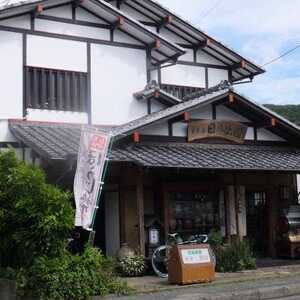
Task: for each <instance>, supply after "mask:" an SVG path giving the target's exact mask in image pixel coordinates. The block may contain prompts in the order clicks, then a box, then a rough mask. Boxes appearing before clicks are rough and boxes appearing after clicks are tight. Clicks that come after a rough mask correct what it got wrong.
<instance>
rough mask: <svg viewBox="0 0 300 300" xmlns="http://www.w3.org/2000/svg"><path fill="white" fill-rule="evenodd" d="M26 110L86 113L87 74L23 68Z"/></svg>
mask: <svg viewBox="0 0 300 300" xmlns="http://www.w3.org/2000/svg"><path fill="white" fill-rule="evenodd" d="M25 79H26V87H25V90H26V98H25V105H26V109H27V108H33V109H48V110H62V111H75V112H86V111H87V73H81V72H73V71H63V70H52V69H45V68H36V67H25Z"/></svg>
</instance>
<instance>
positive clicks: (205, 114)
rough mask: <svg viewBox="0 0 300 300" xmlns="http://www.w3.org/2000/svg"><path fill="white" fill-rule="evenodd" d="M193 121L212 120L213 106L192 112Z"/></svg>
mask: <svg viewBox="0 0 300 300" xmlns="http://www.w3.org/2000/svg"><path fill="white" fill-rule="evenodd" d="M190 118H191V119H207V120H211V119H212V107H211V105H206V106H204V107H201V108H198V109H195V110H193V111H191V112H190Z"/></svg>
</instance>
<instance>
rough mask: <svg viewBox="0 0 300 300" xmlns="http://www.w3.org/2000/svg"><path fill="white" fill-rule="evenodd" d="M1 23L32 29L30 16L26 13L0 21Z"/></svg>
mask: <svg viewBox="0 0 300 300" xmlns="http://www.w3.org/2000/svg"><path fill="white" fill-rule="evenodd" d="M0 25H4V26H9V27H16V28H22V29H30V16H29V15H25V16H20V17H15V18H11V19H7V20H3V21H0Z"/></svg>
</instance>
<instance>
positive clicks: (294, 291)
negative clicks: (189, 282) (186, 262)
mask: <svg viewBox="0 0 300 300" xmlns="http://www.w3.org/2000/svg"><path fill="white" fill-rule="evenodd" d="M296 295H300V285H299V284H290V285H288V286H279V287H269V288H259V289H254V290H250V291H244V292H232V293H224V294H222V295H215V296H212V295H206V296H204V295H200V294H198V296H197V297H196V298H197V300H238V299H243V300H263V299H265V300H267V299H278V298H282V297H289V296H296ZM194 296H196V295H194ZM196 298H194V299H195V300H196ZM189 300H192V298H190V299H189Z"/></svg>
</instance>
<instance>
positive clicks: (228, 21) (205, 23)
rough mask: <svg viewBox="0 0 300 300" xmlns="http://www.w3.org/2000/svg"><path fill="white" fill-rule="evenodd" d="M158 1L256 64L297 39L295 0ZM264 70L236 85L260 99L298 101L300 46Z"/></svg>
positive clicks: (299, 24) (299, 23) (299, 5)
mask: <svg viewBox="0 0 300 300" xmlns="http://www.w3.org/2000/svg"><path fill="white" fill-rule="evenodd" d="M158 1H159V2H160V3H161V4H163V5H165V6H167V7H168V8H170V9H172V10H173V11H175V12H177V13H178V14H180V15H181V16H182V17H184V18H185V19H187V20H189V21H191V22H192V23H193V24H194V25H197V26H198V27H199V28H200V29H201V30H203V31H205V32H206V33H208V34H209V35H211V36H213V37H215V38H216V39H218V40H220V41H221V42H223V43H224V44H225V45H227V46H230V47H231V48H233V49H234V50H236V51H237V52H239V53H240V54H242V55H244V56H245V57H246V58H250V59H252V60H254V61H255V62H257V63H258V64H260V65H263V64H264V63H266V62H268V61H270V60H272V59H273V58H275V57H278V56H279V55H280V54H281V53H284V52H285V51H287V50H289V49H291V48H293V47H295V46H297V45H299V44H300V15H299V13H300V1H299V0H284V1H282V0H251V1H242V0H158ZM214 7H215V8H214ZM212 8H214V9H212ZM266 70H267V72H266V74H264V75H260V76H258V77H256V78H255V79H254V82H253V83H250V84H247V85H244V86H243V87H242V86H240V87H239V90H240V91H242V92H243V93H244V94H246V95H248V96H250V97H251V98H252V99H253V100H255V101H257V102H260V103H274V104H275V103H276V104H288V103H290V104H300V48H298V49H297V50H296V51H294V52H293V53H291V54H290V55H289V56H286V57H284V58H283V59H282V60H279V61H277V62H276V63H273V64H271V65H269V66H266Z"/></svg>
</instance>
